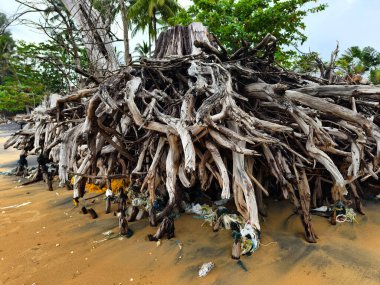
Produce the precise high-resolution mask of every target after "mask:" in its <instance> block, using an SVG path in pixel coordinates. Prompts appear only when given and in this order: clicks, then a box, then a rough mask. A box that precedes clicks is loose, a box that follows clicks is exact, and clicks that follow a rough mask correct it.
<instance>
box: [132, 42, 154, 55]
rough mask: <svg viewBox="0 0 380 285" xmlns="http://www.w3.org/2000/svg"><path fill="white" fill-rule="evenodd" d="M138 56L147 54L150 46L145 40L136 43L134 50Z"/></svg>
mask: <svg viewBox="0 0 380 285" xmlns="http://www.w3.org/2000/svg"><path fill="white" fill-rule="evenodd" d="M134 51H135V52H136V53H137V54H138V55H139V57H147V56H149V52H150V46H149V44H148V43H147V42H145V41H143V42H142V44H137V45H136V47H135V50H134Z"/></svg>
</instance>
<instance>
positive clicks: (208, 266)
mask: <svg viewBox="0 0 380 285" xmlns="http://www.w3.org/2000/svg"><path fill="white" fill-rule="evenodd" d="M214 267H215V264H214V263H213V262H211V261H210V262H207V263H203V264H202V266H201V268H200V269H199V272H198V276H199V277H205V276H206V275H207V274H208V273H209V272H210V271H211V270H212V269H214Z"/></svg>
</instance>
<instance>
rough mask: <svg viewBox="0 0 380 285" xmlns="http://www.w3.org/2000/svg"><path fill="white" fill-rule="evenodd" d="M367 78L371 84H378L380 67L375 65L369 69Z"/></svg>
mask: <svg viewBox="0 0 380 285" xmlns="http://www.w3.org/2000/svg"><path fill="white" fill-rule="evenodd" d="M369 80H370V81H371V82H372V83H373V84H380V68H379V67H376V68H374V69H372V70H371V71H370V73H369Z"/></svg>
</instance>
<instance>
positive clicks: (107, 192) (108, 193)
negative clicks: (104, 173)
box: [106, 189, 113, 197]
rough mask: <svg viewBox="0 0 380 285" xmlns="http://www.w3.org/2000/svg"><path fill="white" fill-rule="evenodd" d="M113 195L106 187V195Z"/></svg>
mask: <svg viewBox="0 0 380 285" xmlns="http://www.w3.org/2000/svg"><path fill="white" fill-rule="evenodd" d="M112 196H113V192H112V190H111V189H107V190H106V197H112Z"/></svg>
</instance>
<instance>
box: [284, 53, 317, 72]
mask: <svg viewBox="0 0 380 285" xmlns="http://www.w3.org/2000/svg"><path fill="white" fill-rule="evenodd" d="M317 58H319V54H318V53H317V52H310V53H304V54H301V55H297V56H295V57H294V62H293V64H292V68H291V69H292V70H294V71H296V72H299V73H306V74H313V73H316V72H318V65H317V63H316V59H317Z"/></svg>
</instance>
